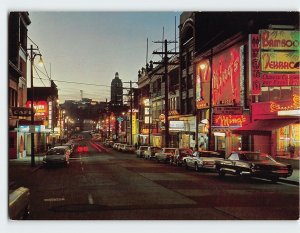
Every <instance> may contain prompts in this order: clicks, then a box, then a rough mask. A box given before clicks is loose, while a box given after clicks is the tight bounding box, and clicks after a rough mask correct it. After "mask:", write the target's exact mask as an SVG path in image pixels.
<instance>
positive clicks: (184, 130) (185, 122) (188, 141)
mask: <svg viewBox="0 0 300 233" xmlns="http://www.w3.org/2000/svg"><path fill="white" fill-rule="evenodd" d="M178 122H181V123H180V124H181V126H180V128H178V129H179V130H178V131H177V135H178V147H179V148H194V147H195V144H196V140H195V135H196V117H195V116H186V117H179V121H178Z"/></svg>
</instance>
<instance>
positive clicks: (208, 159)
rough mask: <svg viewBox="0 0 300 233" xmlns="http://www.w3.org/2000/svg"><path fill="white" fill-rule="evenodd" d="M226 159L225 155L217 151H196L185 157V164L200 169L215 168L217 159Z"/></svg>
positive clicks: (187, 166)
mask: <svg viewBox="0 0 300 233" xmlns="http://www.w3.org/2000/svg"><path fill="white" fill-rule="evenodd" d="M219 160H224V158H223V155H221V154H220V153H219V152H216V151H196V152H194V153H193V156H188V157H185V158H183V164H184V166H185V167H186V168H189V167H191V168H194V169H195V170H196V171H199V169H201V168H205V169H215V168H216V165H215V163H216V161H219Z"/></svg>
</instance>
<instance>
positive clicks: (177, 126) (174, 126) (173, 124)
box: [169, 121, 184, 131]
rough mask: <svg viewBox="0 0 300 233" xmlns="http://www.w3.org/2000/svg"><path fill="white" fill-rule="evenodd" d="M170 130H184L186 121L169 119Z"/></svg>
mask: <svg viewBox="0 0 300 233" xmlns="http://www.w3.org/2000/svg"><path fill="white" fill-rule="evenodd" d="M169 130H170V131H183V130H184V121H169Z"/></svg>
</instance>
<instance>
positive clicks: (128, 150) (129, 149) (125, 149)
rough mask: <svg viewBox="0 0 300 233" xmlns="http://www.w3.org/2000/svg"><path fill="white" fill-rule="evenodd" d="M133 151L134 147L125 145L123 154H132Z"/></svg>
mask: <svg viewBox="0 0 300 233" xmlns="http://www.w3.org/2000/svg"><path fill="white" fill-rule="evenodd" d="M134 151H135V147H134V146H133V145H125V148H124V152H130V153H132V152H134Z"/></svg>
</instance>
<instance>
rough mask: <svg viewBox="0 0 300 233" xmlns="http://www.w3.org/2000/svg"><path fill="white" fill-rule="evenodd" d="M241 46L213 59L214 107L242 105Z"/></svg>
mask: <svg viewBox="0 0 300 233" xmlns="http://www.w3.org/2000/svg"><path fill="white" fill-rule="evenodd" d="M240 63H241V61H240V46H235V47H232V48H230V49H228V50H226V51H225V52H222V53H221V54H220V55H217V56H215V57H214V58H213V66H212V67H213V77H212V78H213V80H212V83H213V98H212V101H213V105H215V106H216V105H228V104H233V103H240Z"/></svg>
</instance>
